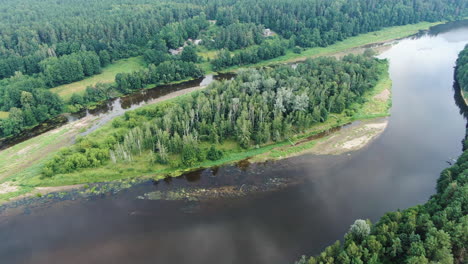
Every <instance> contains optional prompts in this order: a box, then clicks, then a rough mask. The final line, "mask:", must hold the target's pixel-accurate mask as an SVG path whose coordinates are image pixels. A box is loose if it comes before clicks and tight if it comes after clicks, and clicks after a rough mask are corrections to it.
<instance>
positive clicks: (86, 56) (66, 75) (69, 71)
mask: <svg viewBox="0 0 468 264" xmlns="http://www.w3.org/2000/svg"><path fill="white" fill-rule="evenodd" d="M101 53H102V54H103V55H104V54H105V53H104V52H101ZM102 62H103V63H102V64H104V65H103V66H105V63H106V62H107V63H108V61H106V60H105V59H102ZM40 67H41V72H42V73H43V74H42V75H40V76H41V77H42V78H43V79H44V81H45V83H46V84H47V85H48V86H49V87H54V86H58V85H61V84H67V83H71V82H75V81H79V80H82V79H83V78H85V77H87V76H92V75H94V74H97V73H100V72H101V58H100V57H99V56H98V55H97V54H96V53H95V52H94V51H84V52H77V53H72V54H70V55H64V56H62V57H58V58H57V57H51V58H47V59H45V60H43V61H41V62H40Z"/></svg>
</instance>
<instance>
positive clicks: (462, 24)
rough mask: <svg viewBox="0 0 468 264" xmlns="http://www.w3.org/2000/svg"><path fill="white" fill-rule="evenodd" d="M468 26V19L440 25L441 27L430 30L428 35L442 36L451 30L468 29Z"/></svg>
mask: <svg viewBox="0 0 468 264" xmlns="http://www.w3.org/2000/svg"><path fill="white" fill-rule="evenodd" d="M467 26H468V19H465V20H461V21H454V22H449V23H446V24H440V25H437V26H433V27H431V28H429V31H428V34H429V35H430V36H437V35H439V34H442V33H445V32H448V31H451V30H456V29H459V28H463V27H467Z"/></svg>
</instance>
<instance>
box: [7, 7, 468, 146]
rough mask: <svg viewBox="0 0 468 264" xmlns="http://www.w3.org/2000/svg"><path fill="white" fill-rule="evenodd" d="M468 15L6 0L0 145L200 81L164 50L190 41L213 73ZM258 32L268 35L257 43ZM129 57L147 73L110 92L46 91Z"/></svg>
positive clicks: (427, 10)
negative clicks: (141, 61)
mask: <svg viewBox="0 0 468 264" xmlns="http://www.w3.org/2000/svg"><path fill="white" fill-rule="evenodd" d="M466 7H467V2H466V1H464V0H450V1H441V0H411V1H409V0H398V1H385V0H350V1H338V0H333V1H329V0H301V1H297V0H273V1H257V0H241V1H232V0H209V1H208V0H179V1H158V2H155V3H153V2H148V1H147V0H131V1H130V0H99V1H96V0H73V1H72V0H58V1H57V0H42V1H36V0H5V1H2V4H1V6H0V111H4V112H9V116H8V118H6V119H0V137H5V136H11V135H16V134H18V133H20V132H21V131H22V130H24V129H25V128H28V127H32V126H35V125H37V124H38V123H40V122H43V121H45V120H47V119H49V118H51V117H54V116H56V115H58V114H59V113H62V112H63V111H64V110H65V109H66V108H65V105H72V106H77V107H78V108H79V107H82V106H83V105H86V104H88V103H94V102H98V101H102V100H106V99H108V98H110V97H112V96H115V95H116V94H119V93H125V92H130V91H131V90H133V89H140V88H143V87H144V86H145V85H149V84H160V83H167V82H172V81H178V80H182V79H186V78H196V77H199V76H201V75H202V74H203V71H204V70H202V69H200V68H199V67H198V65H195V64H196V63H197V62H199V61H200V58H198V57H197V55H196V53H195V52H194V48H193V47H190V45H189V47H187V48H186V49H184V52H182V53H181V54H178V55H177V56H171V55H170V53H169V52H168V51H169V49H177V48H178V47H181V46H183V45H184V44H187V40H189V39H192V40H194V39H200V40H201V45H202V46H203V47H205V48H206V49H208V50H214V51H219V54H218V55H217V56H216V57H215V58H214V59H213V60H212V61H211V62H210V64H211V65H212V66H211V67H212V68H213V69H214V70H219V69H222V68H226V67H230V66H234V65H242V64H250V63H255V62H259V61H261V60H265V59H270V58H274V57H278V56H281V55H283V54H284V53H285V50H286V49H289V48H295V49H297V50H298V51H300V49H301V48H306V47H315V46H322V47H324V46H327V45H330V44H332V43H335V42H337V41H340V40H343V39H346V38H347V37H350V36H355V35H358V34H360V33H365V32H370V31H375V30H378V29H381V28H383V27H388V26H395V25H404V24H409V23H416V22H420V21H440V20H451V19H456V18H460V17H466V16H467V8H466ZM266 28H268V29H271V30H272V31H273V32H275V34H274V36H271V37H268V38H265V37H264V36H263V34H264V31H265V29H266ZM189 44H190V43H189ZM229 51H238V52H236V53H235V55H233V56H232V55H231V54H230V53H229ZM133 56H143V57H144V58H145V61H146V63H147V64H148V69H147V70H145V71H142V72H139V73H134V74H125V75H119V76H117V78H116V83H117V84H116V85H102V84H99V85H97V86H96V87H90V88H89V89H88V90H87V92H86V93H85V94H84V95H83V94H80V95H75V96H73V97H72V98H71V100H70V101H67V102H64V101H63V100H62V99H60V98H59V97H57V96H56V95H54V94H52V93H51V92H49V91H48V88H51V87H55V86H57V85H62V84H67V83H71V82H74V81H78V80H81V79H83V78H86V77H87V76H92V75H94V74H97V73H99V72H100V71H101V68H102V67H105V66H106V65H108V64H110V63H112V62H113V61H115V60H117V59H121V58H128V57H133ZM189 69H190V70H189ZM75 108H76V107H75ZM68 109H74V108H68Z"/></svg>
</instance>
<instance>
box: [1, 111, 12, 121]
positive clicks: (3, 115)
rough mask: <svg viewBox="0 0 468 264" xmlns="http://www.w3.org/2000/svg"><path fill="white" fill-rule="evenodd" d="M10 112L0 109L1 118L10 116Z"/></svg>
mask: <svg viewBox="0 0 468 264" xmlns="http://www.w3.org/2000/svg"><path fill="white" fill-rule="evenodd" d="M9 115H10V113H9V112H4V111H0V119H4V118H8V116H9Z"/></svg>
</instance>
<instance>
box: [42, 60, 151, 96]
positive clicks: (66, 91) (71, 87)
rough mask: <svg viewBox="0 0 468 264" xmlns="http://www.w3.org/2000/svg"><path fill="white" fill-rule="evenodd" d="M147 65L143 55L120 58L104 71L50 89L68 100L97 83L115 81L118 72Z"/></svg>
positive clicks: (129, 70) (134, 69)
mask: <svg viewBox="0 0 468 264" xmlns="http://www.w3.org/2000/svg"><path fill="white" fill-rule="evenodd" d="M144 67H145V62H144V60H143V58H142V57H133V58H128V59H122V60H118V61H116V62H114V63H112V64H110V65H108V66H106V67H104V68H103V69H102V73H100V74H97V75H94V76H91V77H89V78H86V79H84V80H81V81H78V82H74V83H70V84H65V85H61V86H57V87H55V88H52V89H50V91H52V92H54V93H57V94H58V95H60V97H62V98H63V99H65V100H68V99H69V98H70V97H71V96H72V94H74V93H80V94H81V93H84V91H85V90H86V87H88V86H90V85H95V84H96V83H111V82H114V79H115V75H117V73H128V72H133V71H137V70H141V69H143V68H144Z"/></svg>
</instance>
